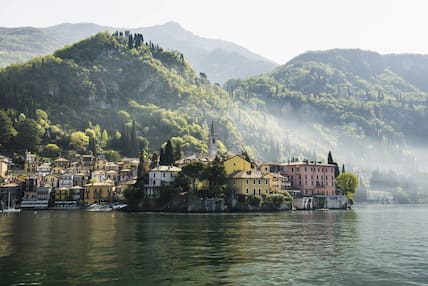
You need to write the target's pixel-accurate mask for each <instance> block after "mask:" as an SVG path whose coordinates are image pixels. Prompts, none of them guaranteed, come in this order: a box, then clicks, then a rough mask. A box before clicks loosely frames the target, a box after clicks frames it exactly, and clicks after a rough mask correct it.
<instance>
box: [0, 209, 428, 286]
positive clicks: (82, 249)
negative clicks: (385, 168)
mask: <svg viewBox="0 0 428 286" xmlns="http://www.w3.org/2000/svg"><path fill="white" fill-rule="evenodd" d="M427 222H428V207H427V206H389V207H388V206H364V207H356V208H355V209H354V210H351V211H327V212H323V211H314V212H285V213H284V212H283V213H262V214H189V215H187V214H145V213H138V214H128V213H114V212H104V213H101V212H99V213H95V212H65V211H62V212H61V211H56V212H52V211H51V212H49V211H38V212H37V213H33V212H22V213H20V214H8V215H6V214H0V285H428V223H427Z"/></svg>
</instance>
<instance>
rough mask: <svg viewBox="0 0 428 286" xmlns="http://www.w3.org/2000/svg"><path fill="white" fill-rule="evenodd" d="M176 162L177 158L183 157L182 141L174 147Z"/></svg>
mask: <svg viewBox="0 0 428 286" xmlns="http://www.w3.org/2000/svg"><path fill="white" fill-rule="evenodd" d="M174 151H175V152H174V162H175V161H177V160H180V159H181V158H182V157H183V154H182V152H181V145H180V143H178V142H177V144H175V148H174Z"/></svg>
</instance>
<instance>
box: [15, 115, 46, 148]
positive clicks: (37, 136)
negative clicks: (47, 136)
mask: <svg viewBox="0 0 428 286" xmlns="http://www.w3.org/2000/svg"><path fill="white" fill-rule="evenodd" d="M16 131H17V132H18V134H17V135H16V137H15V140H14V141H15V145H14V147H15V148H16V149H17V150H19V151H22V150H29V151H37V149H38V148H39V146H40V144H41V142H42V136H43V134H44V130H43V128H41V126H40V125H39V124H38V123H37V122H36V121H35V120H34V119H31V118H25V119H24V120H22V121H20V122H18V125H17V127H16Z"/></svg>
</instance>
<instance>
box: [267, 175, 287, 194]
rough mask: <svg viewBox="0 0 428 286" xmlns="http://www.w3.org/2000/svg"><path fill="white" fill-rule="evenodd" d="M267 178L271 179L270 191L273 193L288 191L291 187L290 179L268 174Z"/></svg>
mask: <svg viewBox="0 0 428 286" xmlns="http://www.w3.org/2000/svg"><path fill="white" fill-rule="evenodd" d="M264 177H265V178H269V190H270V192H271V193H278V192H279V191H281V190H286V189H287V188H289V187H290V186H291V184H290V182H289V181H288V177H285V176H282V175H280V174H278V173H266V174H264Z"/></svg>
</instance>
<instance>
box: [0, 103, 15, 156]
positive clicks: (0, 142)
mask: <svg viewBox="0 0 428 286" xmlns="http://www.w3.org/2000/svg"><path fill="white" fill-rule="evenodd" d="M16 134H17V132H16V130H15V128H14V127H13V125H12V121H11V120H10V118H9V116H8V115H7V113H6V112H5V111H4V110H2V109H0V150H1V149H7V148H8V146H9V145H10V144H11V141H12V139H13V138H14V137H15V136H16Z"/></svg>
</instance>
